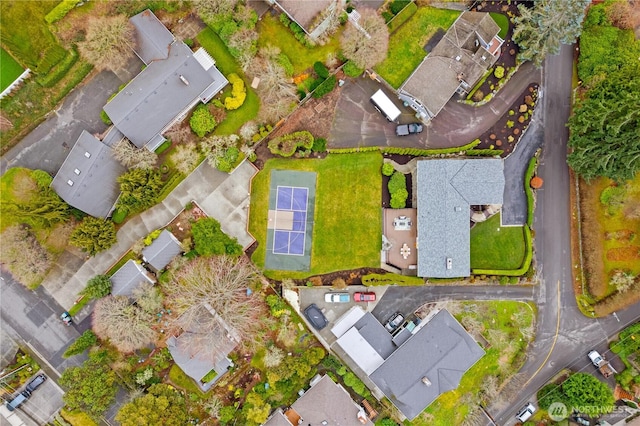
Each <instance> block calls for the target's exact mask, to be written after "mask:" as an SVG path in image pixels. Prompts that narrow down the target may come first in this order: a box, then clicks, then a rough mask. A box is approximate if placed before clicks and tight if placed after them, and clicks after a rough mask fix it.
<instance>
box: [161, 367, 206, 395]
mask: <svg viewBox="0 0 640 426" xmlns="http://www.w3.org/2000/svg"><path fill="white" fill-rule="evenodd" d="M169 380H171V383H173V384H174V385H176V386H178V387H180V388H182V389H184V390H186V391H187V392H189V393H194V394H196V395H198V396H203V395H204V392H202V391H201V390H200V388H199V387H198V386H197V385H196V384H195V382H194V381H193V380H192V379H191V377H189V376H187V375H186V374H185V372H184V371H182V369H181V368H180V367H178V365H177V364H173V366H172V367H171V370H169Z"/></svg>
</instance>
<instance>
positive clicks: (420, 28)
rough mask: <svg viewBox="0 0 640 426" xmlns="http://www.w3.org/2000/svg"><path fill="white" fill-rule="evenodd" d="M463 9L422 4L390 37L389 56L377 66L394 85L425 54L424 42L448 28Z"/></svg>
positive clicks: (402, 78)
mask: <svg viewBox="0 0 640 426" xmlns="http://www.w3.org/2000/svg"><path fill="white" fill-rule="evenodd" d="M458 15H460V13H459V12H457V11H453V10H446V9H436V8H433V7H421V8H419V9H418V11H417V12H416V13H415V14H414V15H413V16H412V17H411V18H410V19H409V20H408V21H407V22H405V23H404V24H403V25H402V26H401V27H400V28H398V30H397V31H395V32H394V33H393V34H392V35H391V37H390V38H389V53H388V54H387V59H385V60H384V61H383V62H382V63H380V64H378V65H377V66H376V67H375V70H376V72H377V73H378V74H380V75H381V76H382V78H384V79H385V80H386V81H387V82H388V83H389V84H390V85H391V86H393V87H394V88H396V89H397V88H398V87H400V85H401V84H402V83H403V82H404V81H405V80H406V79H407V77H409V75H410V74H411V73H412V72H413V70H414V69H416V67H417V66H418V65H420V62H422V59H424V57H425V56H427V52H425V51H424V45H425V44H426V43H427V42H428V41H429V39H430V38H431V36H433V35H434V34H435V33H436V31H437V30H438V29H443V30H444V31H446V30H447V29H448V28H449V27H450V26H451V24H453V22H454V21H455V20H456V18H457V17H458Z"/></svg>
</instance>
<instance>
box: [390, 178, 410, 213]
mask: <svg viewBox="0 0 640 426" xmlns="http://www.w3.org/2000/svg"><path fill="white" fill-rule="evenodd" d="M387 187H388V188H389V194H390V195H391V203H390V205H391V208H392V209H403V208H405V207H406V206H407V198H408V197H409V191H407V179H406V178H405V176H404V174H403V173H400V172H398V171H396V172H394V173H393V174H392V175H391V179H389V183H388V184H387Z"/></svg>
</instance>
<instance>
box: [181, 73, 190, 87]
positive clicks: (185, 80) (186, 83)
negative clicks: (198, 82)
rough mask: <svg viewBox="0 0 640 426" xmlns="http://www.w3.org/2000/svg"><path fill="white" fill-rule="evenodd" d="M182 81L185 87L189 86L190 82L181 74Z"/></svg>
mask: <svg viewBox="0 0 640 426" xmlns="http://www.w3.org/2000/svg"><path fill="white" fill-rule="evenodd" d="M180 81H182V82H183V83H184V84H185V85H187V86H188V85H189V80H187V79H186V78H184V75H182V74H180Z"/></svg>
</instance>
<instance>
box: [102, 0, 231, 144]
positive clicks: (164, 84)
mask: <svg viewBox="0 0 640 426" xmlns="http://www.w3.org/2000/svg"><path fill="white" fill-rule="evenodd" d="M130 22H131V23H132V24H133V26H134V27H135V29H136V37H137V47H136V49H135V52H136V54H137V55H138V57H140V59H142V61H143V62H144V63H145V65H146V68H145V69H144V70H142V72H141V73H140V74H138V75H137V76H136V77H135V78H134V79H133V80H131V82H129V84H127V85H126V86H125V87H124V88H123V89H122V91H120V92H119V93H118V94H117V95H116V96H115V97H114V98H113V99H111V100H110V101H109V102H108V103H107V104H106V105H105V106H104V111H105V112H106V113H107V115H108V116H109V118H110V119H111V121H112V122H113V125H114V126H115V127H116V128H117V129H118V130H119V131H120V132H122V133H123V134H124V136H126V137H127V138H128V139H129V140H130V141H131V142H132V143H133V144H134V145H135V146H136V147H138V148H143V147H146V148H147V149H149V150H150V151H154V150H155V149H156V148H158V147H159V146H160V145H161V144H162V143H163V142H164V141H165V138H164V136H163V133H164V132H165V131H167V130H168V129H169V128H170V127H171V126H172V125H173V124H175V123H177V122H179V121H181V120H182V119H184V118H185V117H186V116H187V114H188V113H189V111H190V110H191V109H192V108H193V107H195V106H196V105H197V104H198V103H200V102H202V103H207V102H209V101H210V100H211V98H213V96H214V95H216V94H217V93H218V92H220V90H222V88H224V87H225V86H226V85H227V83H228V81H227V79H226V78H225V77H224V76H223V75H222V74H221V73H220V71H219V70H218V69H217V68H216V66H215V61H214V59H213V58H212V57H211V56H210V55H209V53H207V51H206V50H204V49H203V48H200V49H198V50H197V51H196V52H193V51H192V50H191V48H189V46H187V45H186V44H185V43H184V42H182V41H181V40H177V39H176V38H175V37H174V36H173V34H171V32H169V30H167V29H166V27H165V26H164V25H162V23H161V22H160V21H159V20H158V18H157V17H156V16H155V15H154V14H153V12H151V11H150V10H148V9H147V10H145V11H144V12H141V13H139V14H138V15H135V16H133V17H132V18H131V19H130Z"/></svg>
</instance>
